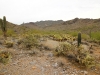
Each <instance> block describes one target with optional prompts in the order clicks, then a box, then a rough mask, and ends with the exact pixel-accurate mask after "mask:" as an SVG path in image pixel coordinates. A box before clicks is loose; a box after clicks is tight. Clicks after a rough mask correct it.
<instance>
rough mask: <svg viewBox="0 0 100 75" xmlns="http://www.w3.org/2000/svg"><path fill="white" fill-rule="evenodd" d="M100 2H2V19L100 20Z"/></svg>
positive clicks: (22, 20) (45, 0) (56, 0)
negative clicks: (76, 18)
mask: <svg viewBox="0 0 100 75" xmlns="http://www.w3.org/2000/svg"><path fill="white" fill-rule="evenodd" d="M99 13H100V0H0V18H1V17H3V16H4V15H5V16H6V17H7V20H8V21H10V22H13V23H17V24H21V23H22V22H29V21H32V22H34V21H39V20H58V19H62V20H69V19H73V18H75V17H79V18H100V15H99Z"/></svg>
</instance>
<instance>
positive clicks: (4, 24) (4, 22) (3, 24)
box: [0, 16, 7, 38]
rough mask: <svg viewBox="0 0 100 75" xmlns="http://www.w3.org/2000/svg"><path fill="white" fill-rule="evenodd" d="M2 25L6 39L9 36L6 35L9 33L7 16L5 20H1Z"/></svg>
mask: <svg viewBox="0 0 100 75" xmlns="http://www.w3.org/2000/svg"><path fill="white" fill-rule="evenodd" d="M0 25H1V29H2V32H3V35H4V37H5V38H6V37H7V35H6V33H7V22H6V17H5V16H3V19H0Z"/></svg>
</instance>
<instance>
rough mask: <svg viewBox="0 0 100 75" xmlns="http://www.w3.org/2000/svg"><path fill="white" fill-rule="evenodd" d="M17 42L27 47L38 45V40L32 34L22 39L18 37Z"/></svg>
mask: <svg viewBox="0 0 100 75" xmlns="http://www.w3.org/2000/svg"><path fill="white" fill-rule="evenodd" d="M17 43H18V44H21V45H23V48H27V49H31V48H32V47H37V46H38V40H37V38H36V37H34V36H33V35H28V36H26V37H24V38H23V39H20V40H19V41H18V42H17Z"/></svg>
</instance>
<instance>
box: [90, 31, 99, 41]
mask: <svg viewBox="0 0 100 75" xmlns="http://www.w3.org/2000/svg"><path fill="white" fill-rule="evenodd" d="M91 38H93V39H96V40H100V32H99V31H98V32H91Z"/></svg>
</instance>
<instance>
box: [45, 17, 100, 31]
mask: <svg viewBox="0 0 100 75" xmlns="http://www.w3.org/2000/svg"><path fill="white" fill-rule="evenodd" d="M44 29H46V30H81V31H82V30H83V31H84V30H89V29H93V30H95V31H96V30H100V19H88V18H86V19H79V18H75V19H72V20H68V21H65V22H63V23H60V24H56V25H51V26H48V27H45V28H44Z"/></svg>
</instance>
